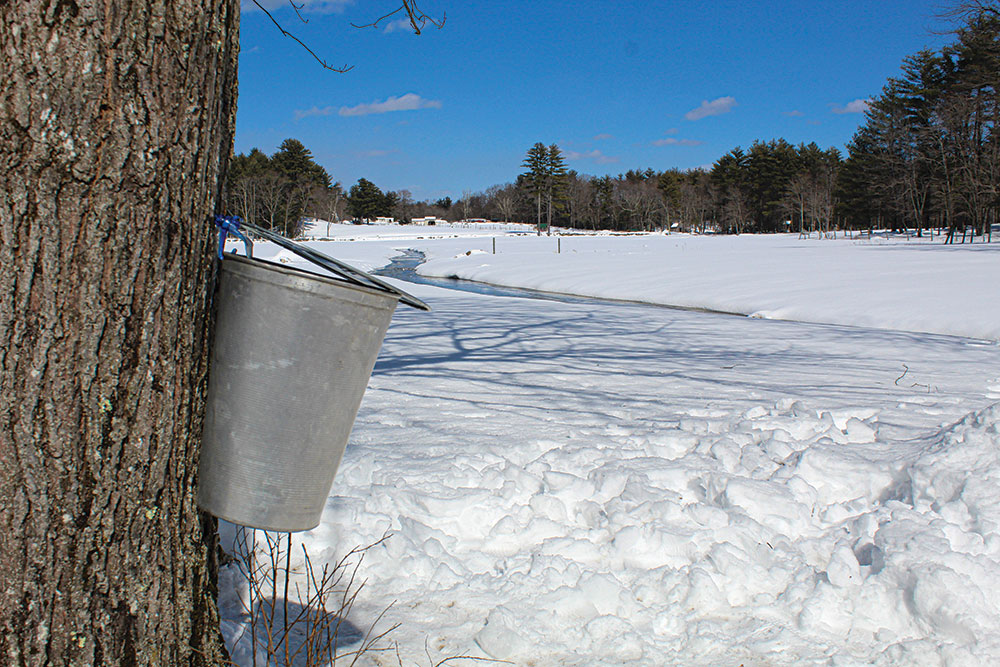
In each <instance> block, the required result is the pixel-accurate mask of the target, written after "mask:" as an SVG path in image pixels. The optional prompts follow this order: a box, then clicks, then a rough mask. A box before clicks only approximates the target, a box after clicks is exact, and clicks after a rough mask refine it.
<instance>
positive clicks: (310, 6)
mask: <svg viewBox="0 0 1000 667" xmlns="http://www.w3.org/2000/svg"><path fill="white" fill-rule="evenodd" d="M257 2H258V3H260V6H261V7H263V8H264V9H266V10H267V11H269V12H273V11H275V10H277V9H283V8H284V9H288V10H291V7H289V6H288V0H257ZM295 4H296V5H299V6H301V7H300V11H308V12H315V13H318V14H335V13H336V14H339V13H340V12H342V11H344V8H345V7H347V6H348V5H352V4H354V0H298V2H296V3H295ZM240 11H241V12H259V11H260V7H258V6H257V5H256V4H255V3H254V2H253V0H240Z"/></svg>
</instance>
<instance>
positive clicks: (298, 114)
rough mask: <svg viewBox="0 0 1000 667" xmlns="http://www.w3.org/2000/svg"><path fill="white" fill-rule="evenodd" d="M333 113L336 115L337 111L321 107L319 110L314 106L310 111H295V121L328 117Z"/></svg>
mask: <svg viewBox="0 0 1000 667" xmlns="http://www.w3.org/2000/svg"><path fill="white" fill-rule="evenodd" d="M334 113H337V109H336V108H335V107H323V108H322V109H320V108H319V107H315V106H314V107H313V108H312V109H306V110H305V111H303V110H302V109H296V110H295V120H301V119H303V118H308V117H309V116H329V115H330V114H334Z"/></svg>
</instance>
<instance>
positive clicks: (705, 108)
mask: <svg viewBox="0 0 1000 667" xmlns="http://www.w3.org/2000/svg"><path fill="white" fill-rule="evenodd" d="M734 106H736V98H735V97H720V98H718V99H714V100H712V101H711V102H709V101H708V100H704V101H703V102H702V103H701V106H699V107H698V108H697V109H691V111H688V112H687V113H686V114H684V117H685V118H687V119H688V120H701V119H702V118H707V117H708V116H719V115H722V114H724V113H729V112H730V111H732V110H733V107H734Z"/></svg>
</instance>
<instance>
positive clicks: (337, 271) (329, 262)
mask: <svg viewBox="0 0 1000 667" xmlns="http://www.w3.org/2000/svg"><path fill="white" fill-rule="evenodd" d="M239 226H240V227H242V228H244V229H246V230H248V231H250V232H252V233H253V234H254V235H256V236H260V237H261V238H264V239H266V240H268V241H271V242H272V243H274V244H276V245H279V246H281V247H282V248H284V249H285V250H291V251H292V252H294V253H295V254H296V255H298V256H299V257H301V258H303V259H305V260H307V261H309V262H312V263H313V264H315V265H316V266H318V267H320V268H322V269H325V270H327V271H329V272H330V273H332V274H334V275H335V276H337V277H338V278H340V279H341V280H344V281H347V282H348V283H351V284H354V285H358V286H360V287H367V288H369V289H374V290H377V291H379V292H388V293H389V294H392V295H393V296H395V297H397V298H398V299H399V301H400V302H401V303H405V304H406V305H407V306H410V307H412V308H416V309H417V310H430V309H431V307H430V306H428V305H427V304H426V303H424V302H423V301H421V300H420V299H418V298H417V297H415V296H413V295H412V294H407V293H406V292H404V291H402V290H400V289H397V288H395V287H393V286H392V285H390V284H389V283H387V282H385V281H383V280H379V279H378V278H376V277H375V276H372V275H369V274H368V273H365V272H364V271H362V270H360V269H356V268H354V267H353V266H351V265H350V264H345V263H344V262H341V261H340V260H339V259H334V258H333V257H329V256H327V255H324V254H323V253H321V252H320V251H318V250H315V249H313V248H310V247H309V246H306V245H304V244H301V243H296V242H295V241H292V240H291V239H288V238H285V237H284V236H281V235H280V234H276V233H275V232H272V231H270V230H268V229H263V228H261V227H258V226H256V225H252V224H250V223H249V222H240V223H239ZM251 248H252V244H247V255H248V256H252V253H253V251H252V250H251ZM220 252H221V250H220Z"/></svg>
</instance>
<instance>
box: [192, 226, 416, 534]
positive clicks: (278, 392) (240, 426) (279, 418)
mask: <svg viewBox="0 0 1000 667" xmlns="http://www.w3.org/2000/svg"><path fill="white" fill-rule="evenodd" d="M282 241H283V242H282V245H285V244H286V243H291V242H289V241H287V240H286V239H282ZM302 250H303V253H302V254H303V256H305V251H308V252H310V253H314V252H315V251H312V250H311V249H308V248H305V249H302ZM297 252H298V251H297ZM248 253H249V249H248ZM320 257H324V258H325V256H324V255H320ZM326 259H329V258H326ZM310 261H315V260H312V259H311V260H310ZM331 261H335V260H331ZM317 263H319V262H317ZM355 271H356V270H355ZM358 274H359V275H361V276H365V277H366V278H369V279H370V280H371V281H374V282H375V283H377V284H375V285H374V286H373V287H369V286H362V285H359V284H351V283H348V282H345V281H344V280H338V279H333V278H327V277H324V276H320V275H317V274H313V273H310V272H307V271H302V270H298V269H293V268H288V267H285V266H282V265H280V264H274V263H271V262H264V261H261V260H257V259H251V258H244V257H237V256H235V255H227V256H226V259H225V260H224V261H223V262H222V263H221V270H220V275H219V286H218V292H217V297H216V303H217V304H218V305H217V309H218V310H217V319H216V329H215V342H214V347H213V351H212V362H211V368H210V377H209V387H208V398H207V411H206V416H205V428H204V436H203V441H202V453H201V463H200V467H199V473H198V474H199V482H198V504H199V506H200V507H201V508H202V509H204V510H206V511H208V512H210V513H212V514H214V515H215V516H217V517H220V518H223V519H226V520H227V521H231V522H233V523H236V524H241V525H244V526H251V527H253V528H261V529H266V530H277V531H287V532H292V531H299V530H309V529H310V528H314V527H315V526H316V525H318V524H319V521H320V515H321V514H322V512H323V507H324V505H325V504H326V499H327V496H328V495H329V493H330V487H331V485H332V483H333V478H334V475H335V474H336V472H337V467H338V466H339V465H340V460H341V458H342V457H343V454H344V448H345V446H346V445H347V438H348V436H349V435H350V432H351V427H352V426H353V424H354V418H355V416H356V415H357V412H358V407H359V406H360V405H361V398H362V396H363V395H364V392H365V388H366V387H367V385H368V380H369V377H370V376H371V372H372V368H373V367H374V365H375V358H376V357H377V356H378V353H379V349H380V348H381V346H382V339H383V337H384V336H385V332H386V329H387V328H388V326H389V321H390V320H391V318H392V314H393V311H394V310H395V308H396V303H397V301H399V300H400V298H401V296H405V297H407V301H409V300H412V299H413V298H412V297H409V295H404V294H403V293H401V292H399V291H398V290H395V289H394V288H391V287H387V286H386V287H385V288H383V287H380V286H381V285H383V283H381V281H378V280H377V279H374V278H371V277H370V276H367V274H362V273H360V272H358ZM354 282H358V281H354ZM415 301H417V302H418V303H420V304H422V302H419V300H415ZM424 308H426V305H424Z"/></svg>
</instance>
